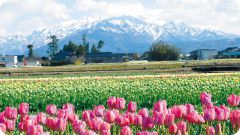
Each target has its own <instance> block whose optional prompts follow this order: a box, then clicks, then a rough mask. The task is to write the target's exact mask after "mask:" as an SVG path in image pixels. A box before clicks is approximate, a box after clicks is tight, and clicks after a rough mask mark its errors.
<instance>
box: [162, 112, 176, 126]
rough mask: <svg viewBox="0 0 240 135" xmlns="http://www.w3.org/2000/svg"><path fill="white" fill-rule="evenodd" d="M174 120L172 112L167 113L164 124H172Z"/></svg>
mask: <svg viewBox="0 0 240 135" xmlns="http://www.w3.org/2000/svg"><path fill="white" fill-rule="evenodd" d="M174 120H175V116H174V114H171V113H168V114H167V115H166V116H165V120H164V124H165V125H166V126H169V125H173V124H174Z"/></svg>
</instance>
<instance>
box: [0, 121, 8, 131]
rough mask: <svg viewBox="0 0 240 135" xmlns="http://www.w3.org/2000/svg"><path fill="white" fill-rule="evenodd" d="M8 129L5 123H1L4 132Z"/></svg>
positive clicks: (0, 129)
mask: <svg viewBox="0 0 240 135" xmlns="http://www.w3.org/2000/svg"><path fill="white" fill-rule="evenodd" d="M6 130H7V127H6V125H5V124H3V123H0V131H2V132H3V133H5V132H6Z"/></svg>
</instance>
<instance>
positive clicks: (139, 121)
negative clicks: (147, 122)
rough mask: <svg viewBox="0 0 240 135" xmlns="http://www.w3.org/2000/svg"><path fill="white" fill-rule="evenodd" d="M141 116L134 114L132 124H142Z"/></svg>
mask: <svg viewBox="0 0 240 135" xmlns="http://www.w3.org/2000/svg"><path fill="white" fill-rule="evenodd" d="M142 120H143V118H142V116H141V115H134V125H135V126H142Z"/></svg>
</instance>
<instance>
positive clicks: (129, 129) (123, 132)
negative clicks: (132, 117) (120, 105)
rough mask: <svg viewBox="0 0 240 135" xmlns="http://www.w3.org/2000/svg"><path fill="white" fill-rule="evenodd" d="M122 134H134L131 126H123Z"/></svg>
mask: <svg viewBox="0 0 240 135" xmlns="http://www.w3.org/2000/svg"><path fill="white" fill-rule="evenodd" d="M120 135H132V131H131V128H130V127H128V126H124V127H122V128H121V132H120Z"/></svg>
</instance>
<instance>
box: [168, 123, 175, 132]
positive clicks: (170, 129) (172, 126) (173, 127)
mask: <svg viewBox="0 0 240 135" xmlns="http://www.w3.org/2000/svg"><path fill="white" fill-rule="evenodd" d="M168 130H169V133H170V134H176V133H177V125H176V124H172V125H170V126H169V127H168Z"/></svg>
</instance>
